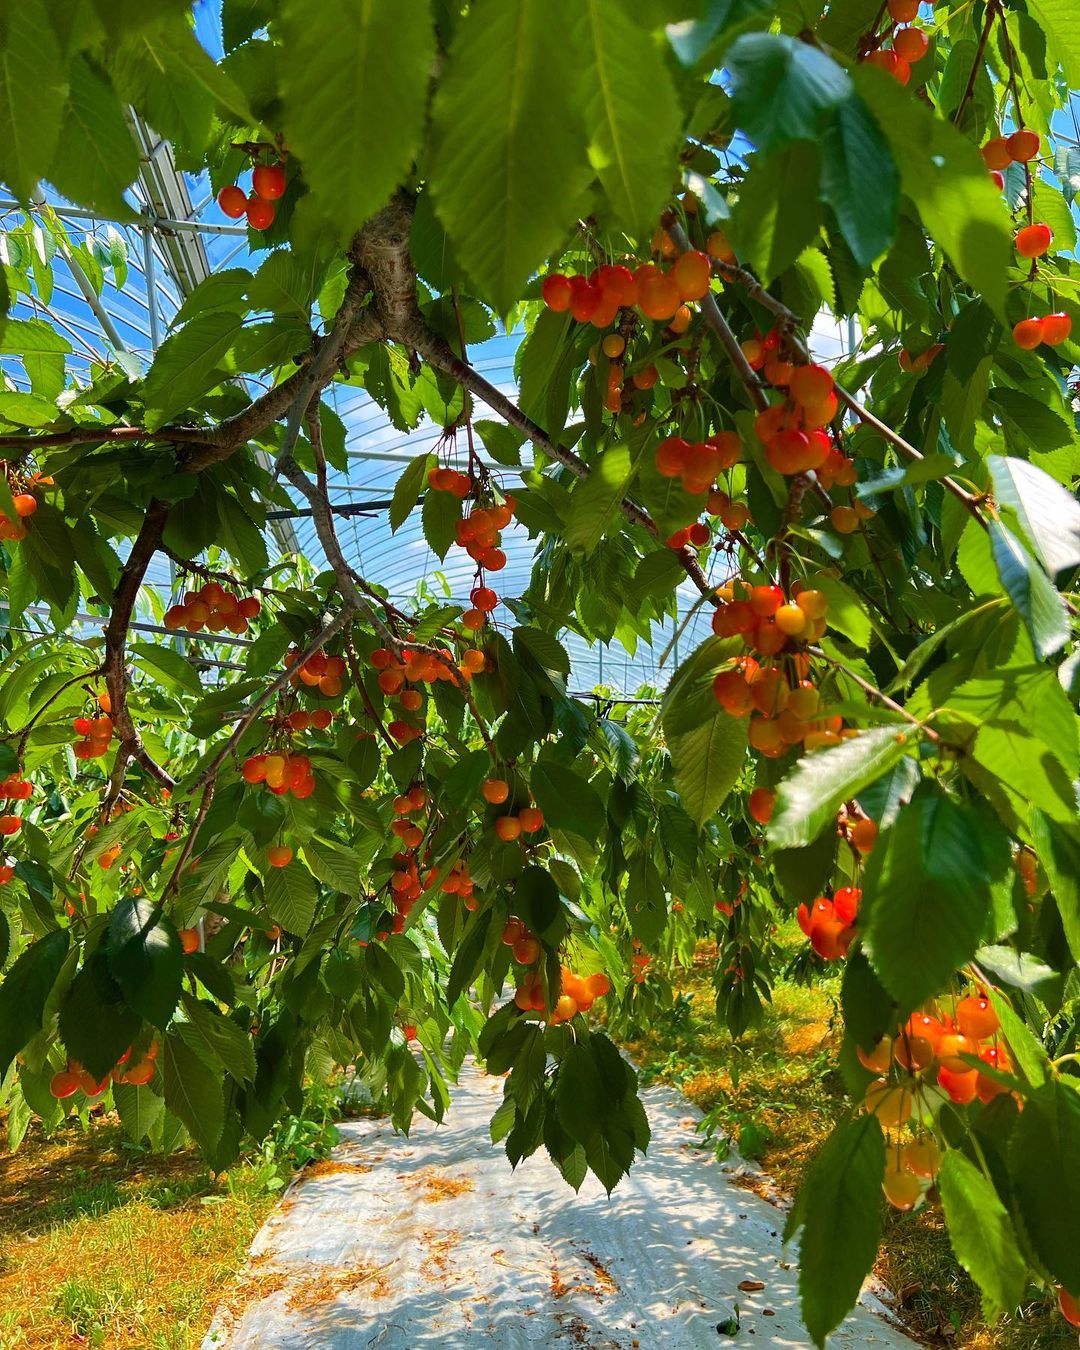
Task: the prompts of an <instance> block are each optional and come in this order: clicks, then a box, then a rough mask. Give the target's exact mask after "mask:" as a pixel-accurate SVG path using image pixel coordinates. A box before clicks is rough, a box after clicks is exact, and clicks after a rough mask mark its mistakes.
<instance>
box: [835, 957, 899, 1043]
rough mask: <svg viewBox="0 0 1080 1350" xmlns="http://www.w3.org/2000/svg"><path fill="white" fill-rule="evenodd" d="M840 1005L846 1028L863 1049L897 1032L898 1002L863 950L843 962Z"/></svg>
mask: <svg viewBox="0 0 1080 1350" xmlns="http://www.w3.org/2000/svg"><path fill="white" fill-rule="evenodd" d="M840 1006H841V1008H842V1009H843V1012H844V1026H845V1027H846V1029H847V1030H848V1031H849V1032H850V1033H851V1035H852V1036H854V1038H855V1041H856V1043H857V1044H858V1045H860V1046H862V1048H863V1049H864V1050H869V1049H871V1048H872V1047H873V1046H875V1045H876V1044H877V1042H878V1041H879V1040H880V1039H881V1038H882V1036H886V1035H889V1034H890V1033H892V1032H894V1031H895V1029H896V1020H897V1008H896V1002H895V1000H894V999H893V998H892V997H891V996H890V994H889V992H888V990H887V989H885V987H884V986H883V985H882V983H881V981H880V980H879V979H878V977H877V976H876V975H875V974H874V970H873V967H872V966H871V965H870V962H869V961H868V960H867V959H866V953H865V952H864V951H863V950H862V948H861V947H856V948H855V950H854V951H853V952H851V954H850V955H849V956H848V959H847V960H846V961H845V962H844V975H843V983H842V984H841V987H840Z"/></svg>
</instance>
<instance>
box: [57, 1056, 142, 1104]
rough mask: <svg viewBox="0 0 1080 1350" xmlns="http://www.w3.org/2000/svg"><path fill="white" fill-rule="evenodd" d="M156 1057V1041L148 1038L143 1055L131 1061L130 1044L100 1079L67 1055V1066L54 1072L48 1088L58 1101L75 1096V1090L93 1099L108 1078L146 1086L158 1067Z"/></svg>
mask: <svg viewBox="0 0 1080 1350" xmlns="http://www.w3.org/2000/svg"><path fill="white" fill-rule="evenodd" d="M157 1057H158V1043H157V1041H151V1042H150V1044H149V1045H148V1046H147V1047H146V1050H145V1051H144V1052H143V1055H142V1057H141V1058H140V1059H137V1060H135V1061H134V1063H132V1059H131V1049H130V1047H129V1048H128V1049H127V1050H125V1051H124V1053H123V1054H122V1055H121V1056H120V1058H119V1059H118V1060H117V1061H116V1064H115V1066H114V1067H113V1068H112V1069H110V1071H109V1072H108V1073H107V1074H106V1075H105V1077H104V1078H102V1079H100V1080H98V1079H96V1078H95V1077H94V1075H93V1074H92V1073H88V1072H87V1071H86V1069H84V1068H83V1066H82V1065H81V1064H80V1063H79V1062H78V1061H77V1060H74V1059H69V1060H68V1062H67V1068H66V1069H61V1070H60V1072H59V1073H55V1074H53V1076H52V1079H51V1081H50V1083H49V1091H50V1092H51V1093H52V1095H53V1096H54V1097H55V1098H56V1099H57V1101H64V1100H65V1099H66V1098H68V1097H74V1096H75V1094H76V1092H81V1093H82V1094H83V1096H84V1097H86V1098H87V1100H89V1101H96V1100H97V1099H98V1098H99V1097H102V1096H104V1095H105V1093H106V1092H107V1091H108V1088H109V1083H110V1081H111V1082H113V1083H128V1084H130V1085H131V1086H132V1087H145V1086H146V1085H147V1083H149V1082H150V1080H151V1079H152V1078H153V1076H154V1073H155V1070H156V1068H157Z"/></svg>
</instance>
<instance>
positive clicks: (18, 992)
mask: <svg viewBox="0 0 1080 1350" xmlns="http://www.w3.org/2000/svg"><path fill="white" fill-rule="evenodd" d="M67 950H68V935H67V933H66V932H65V931H64V930H63V929H57V930H56V931H55V932H52V933H47V934H46V935H45V936H44V937H43V938H40V939H39V940H38V941H37V942H35V943H34V944H33V945H32V946H30V947H27V949H26V951H24V952H23V954H22V955H21V956H20V957H19V959H18V960H17V961H16V962H15V964H14V965H13V966H12V967H11V969H10V970H9V971H8V972H7V974H6V975H5V976H4V982H3V984H0V1077H2V1076H3V1075H4V1074H5V1073H7V1071H8V1067H9V1066H10V1064H11V1061H12V1060H13V1059H14V1058H15V1056H16V1055H17V1054H18V1053H19V1051H20V1050H21V1049H22V1048H23V1046H24V1045H26V1044H27V1043H28V1042H29V1041H31V1040H33V1038H34V1037H35V1036H36V1035H37V1033H38V1032H39V1031H40V1030H41V1021H42V1017H43V1016H44V1013H45V1002H46V1000H47V999H48V997H49V995H50V994H51V993H52V988H53V985H54V984H55V983H56V978H57V976H58V975H59V974H60V968H61V967H62V966H63V964H64V958H65V956H67Z"/></svg>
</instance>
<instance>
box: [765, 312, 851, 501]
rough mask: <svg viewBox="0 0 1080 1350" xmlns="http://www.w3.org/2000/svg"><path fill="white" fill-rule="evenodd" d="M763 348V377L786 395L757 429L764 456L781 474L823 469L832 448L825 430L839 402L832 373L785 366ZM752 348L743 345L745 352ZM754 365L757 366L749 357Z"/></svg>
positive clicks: (775, 354) (811, 367) (768, 410)
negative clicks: (763, 448)
mask: <svg viewBox="0 0 1080 1350" xmlns="http://www.w3.org/2000/svg"><path fill="white" fill-rule="evenodd" d="M771 337H772V335H771V334H770V335H769V338H767V339H765V340H764V341H763V342H762V343H761V344H760V345H761V346H762V353H761V356H760V357H759V358H758V359H759V360H760V361H761V368H762V369H763V370H764V373H765V378H766V379H767V380H768V381H769V383H770V384H772V385H773V386H774V387H775V388H777V389H781V390H783V392H784V395H785V397H784V401H783V402H781V403H775V404H773V405H772V406H771V407H769V408H766V409H765V410H764V411H763V412H760V413H758V415H757V417H756V418H755V419H754V430H755V432H756V433H757V437H758V439H759V440H760V441H761V443H762V445H764V447H765V457H766V459H767V460H768V461H769V463H770V464H771V465H772V467H773V468H774V469H775V470H776V471H777V472H778V473H782V474H796V473H807V472H808V471H809V470H810V469H820V468H821V467H822V466H823V465H825V463H826V462H827V461H828V459H829V456H830V454H831V452H832V451H833V449H834V445H833V440H832V437H831V436H830V435H829V434H828V432H827V431H826V430H825V428H826V427H827V426H828V425H829V423H830V422H831V421H832V420H833V418H834V417H835V416H836V413H837V408H838V401H837V397H836V386H835V381H834V380H833V377H832V372H831V371H829V370H826V369H825V367H824V366H817V365H801V366H797V365H794V364H792V362H790V361H786V360H785V359H784V358H783V356H782V355H780V354H779V352H778V351H777V350H776V349H773V351H772V352H770V350H769V348H768V347H766V346H765V342H767V341H769V339H771ZM747 347H751V343H746V344H744V348H743V350H744V351H745V350H746V348H747ZM747 360H748V361H749V362H750V365H751V366H754V365H755V364H756V363H755V361H754V360H753V359H752V358H751V356H749V355H748V356H747Z"/></svg>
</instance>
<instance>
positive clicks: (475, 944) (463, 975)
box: [446, 910, 492, 1053]
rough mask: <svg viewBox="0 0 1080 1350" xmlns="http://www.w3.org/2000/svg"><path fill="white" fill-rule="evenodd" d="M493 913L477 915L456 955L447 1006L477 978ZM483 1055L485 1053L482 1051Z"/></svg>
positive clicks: (448, 980) (448, 986)
mask: <svg viewBox="0 0 1080 1350" xmlns="http://www.w3.org/2000/svg"><path fill="white" fill-rule="evenodd" d="M491 919H492V911H491V910H487V911H485V912H484V913H483V914H477V915H476V916H475V917H474V918H473V919H472V922H471V923H470V925H469V927H468V929H467V930H466V932H465V936H464V938H463V939H462V941H461V945H460V946H459V947H458V949H457V951H456V952H455V953H454V961H453V965H452V966H451V967H450V975H449V977H448V979H447V983H446V1006H447V1007H448V1008H452V1007H453V1006H454V1004H455V1003H456V1002H457V1001H458V999H459V998H460V997H461V995H462V994H463V993H464V992H465V990H466V989H468V987H469V985H470V984H472V982H473V980H474V979H475V978H476V975H477V972H478V971H479V969H480V963H481V961H482V959H483V956H484V949H485V944H486V943H487V937H488V932H489V930H490V928H491ZM481 1053H483V1051H481Z"/></svg>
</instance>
